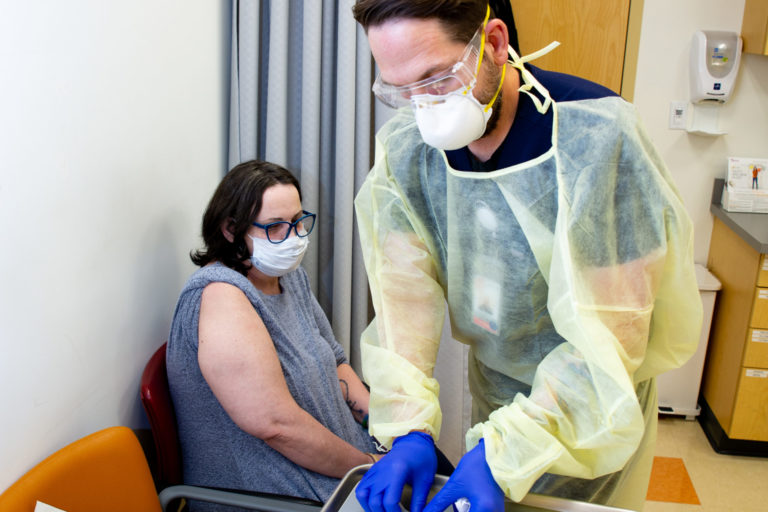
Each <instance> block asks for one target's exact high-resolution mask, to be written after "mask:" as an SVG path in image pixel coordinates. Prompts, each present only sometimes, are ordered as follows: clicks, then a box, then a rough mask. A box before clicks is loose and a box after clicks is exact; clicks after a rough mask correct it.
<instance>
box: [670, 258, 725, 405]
mask: <svg viewBox="0 0 768 512" xmlns="http://www.w3.org/2000/svg"><path fill="white" fill-rule="evenodd" d="M696 281H697V282H698V285H699V296H700V297H701V304H702V306H703V309H704V317H703V322H702V323H701V336H700V338H699V347H698V348H697V349H696V353H695V354H693V356H691V359H689V360H688V362H687V363H685V364H684V365H683V366H681V367H680V368H676V369H674V370H670V371H668V372H665V373H662V374H661V375H659V377H658V378H657V379H656V382H657V385H658V389H659V412H660V413H663V414H677V415H680V416H685V419H687V420H692V419H694V418H695V417H696V416H698V415H699V413H700V412H701V409H700V408H699V404H698V400H699V388H700V387H701V374H702V372H703V371H704V358H705V357H706V355H707V343H708V342H709V328H710V325H711V324H712V311H713V310H714V307H715V295H716V294H717V290H719V289H720V281H718V280H717V278H716V277H715V276H714V275H712V274H711V273H710V272H709V270H707V269H706V268H705V267H703V266H702V265H698V264H697V265H696Z"/></svg>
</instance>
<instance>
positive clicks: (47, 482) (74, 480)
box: [0, 427, 161, 512]
mask: <svg viewBox="0 0 768 512" xmlns="http://www.w3.org/2000/svg"><path fill="white" fill-rule="evenodd" d="M37 501H42V502H43V503H46V504H48V505H51V506H53V507H56V508H59V509H62V510H66V511H67V512H103V511H104V510H110V511H112V512H123V511H124V512H129V511H136V510H143V511H147V512H160V511H161V507H160V501H159V500H158V497H157V491H156V490H155V485H154V482H153V480H152V474H151V473H150V471H149V466H148V465H147V460H146V458H145V457H144V451H143V450H142V448H141V445H140V444H139V441H138V439H136V436H135V435H134V434H133V431H131V429H129V428H127V427H111V428H107V429H105V430H101V431H99V432H96V433H95V434H91V435H89V436H87V437H84V438H82V439H80V440H78V441H75V442H74V443H72V444H70V445H68V446H65V447H64V448H62V449H61V450H59V451H57V452H56V453H54V454H53V455H51V456H50V457H48V458H47V459H45V460H44V461H42V462H41V463H39V464H38V465H37V466H35V467H34V468H32V469H31V470H30V471H29V472H27V474H25V475H24V476H23V477H21V478H20V479H19V480H18V481H17V482H16V483H14V484H13V485H12V486H11V487H9V488H8V489H7V490H6V491H5V492H4V493H3V494H0V511H2V512H32V511H33V510H34V509H35V505H36V502H37Z"/></svg>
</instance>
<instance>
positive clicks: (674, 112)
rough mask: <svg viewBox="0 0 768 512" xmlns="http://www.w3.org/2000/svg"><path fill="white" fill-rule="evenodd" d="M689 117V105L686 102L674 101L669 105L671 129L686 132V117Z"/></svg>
mask: <svg viewBox="0 0 768 512" xmlns="http://www.w3.org/2000/svg"><path fill="white" fill-rule="evenodd" d="M687 115H688V103H687V102H685V101H673V102H671V103H670V104H669V129H670V130H685V127H686V117H687Z"/></svg>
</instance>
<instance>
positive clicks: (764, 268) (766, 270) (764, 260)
mask: <svg viewBox="0 0 768 512" xmlns="http://www.w3.org/2000/svg"><path fill="white" fill-rule="evenodd" d="M757 286H764V287H768V254H763V256H762V257H761V259H760V272H759V273H758V274H757Z"/></svg>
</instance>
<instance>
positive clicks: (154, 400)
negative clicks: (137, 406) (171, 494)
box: [140, 343, 182, 489]
mask: <svg viewBox="0 0 768 512" xmlns="http://www.w3.org/2000/svg"><path fill="white" fill-rule="evenodd" d="M166 345H167V343H163V345H162V346H161V347H160V348H159V349H157V351H156V352H155V353H154V354H153V355H152V357H151V358H150V359H149V362H147V365H146V366H145V367H144V373H143V374H142V375H141V385H140V388H141V390H140V395H141V403H142V405H143V406H144V410H145V411H146V413H147V417H148V418H149V424H150V427H151V428H152V437H153V439H154V441H155V452H156V461H157V478H158V487H159V488H160V489H163V488H165V487H167V486H169V485H177V484H181V483H182V472H181V448H180V446H179V435H178V432H177V430H176V413H175V412H174V410H173V401H172V400H171V390H170V388H169V387H168V374H167V373H166V370H165V347H166Z"/></svg>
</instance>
